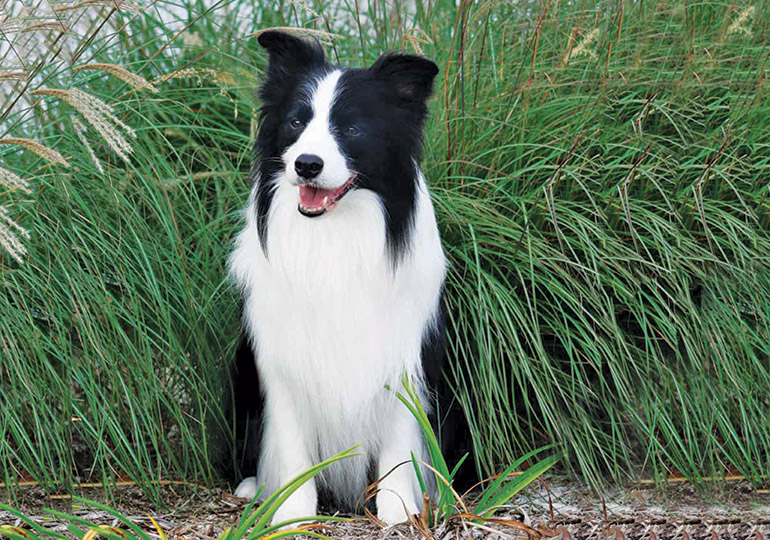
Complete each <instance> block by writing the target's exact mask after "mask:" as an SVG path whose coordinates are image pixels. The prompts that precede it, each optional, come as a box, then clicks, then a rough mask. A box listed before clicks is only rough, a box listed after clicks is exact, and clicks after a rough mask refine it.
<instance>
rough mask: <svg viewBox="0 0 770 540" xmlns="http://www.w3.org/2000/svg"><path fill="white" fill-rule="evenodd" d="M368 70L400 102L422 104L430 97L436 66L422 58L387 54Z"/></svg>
mask: <svg viewBox="0 0 770 540" xmlns="http://www.w3.org/2000/svg"><path fill="white" fill-rule="evenodd" d="M369 70H370V71H371V72H372V73H373V74H374V76H375V77H376V78H377V79H379V80H381V81H383V82H384V83H386V84H389V85H391V86H392V87H393V89H394V91H395V93H396V95H397V96H398V97H400V98H401V99H402V100H404V101H407V102H418V103H422V102H424V101H426V100H427V99H428V98H429V97H430V93H431V91H432V90H433V78H434V77H435V76H436V74H437V73H438V66H437V65H436V64H434V63H433V62H431V61H430V60H428V59H427V58H423V57H422V56H414V55H411V54H399V53H389V54H384V55H382V56H380V57H379V58H378V59H377V61H376V62H375V63H374V64H373V65H372V67H371V68H369Z"/></svg>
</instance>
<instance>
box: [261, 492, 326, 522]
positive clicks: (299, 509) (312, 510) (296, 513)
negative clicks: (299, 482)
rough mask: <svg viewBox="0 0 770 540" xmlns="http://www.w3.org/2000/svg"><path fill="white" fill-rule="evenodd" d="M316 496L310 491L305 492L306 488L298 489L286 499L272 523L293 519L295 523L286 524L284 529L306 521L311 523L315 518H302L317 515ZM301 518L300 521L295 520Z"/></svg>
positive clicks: (274, 515)
mask: <svg viewBox="0 0 770 540" xmlns="http://www.w3.org/2000/svg"><path fill="white" fill-rule="evenodd" d="M316 512H317V510H316V497H313V496H312V495H311V494H310V493H306V492H304V490H299V491H296V492H295V493H294V494H292V496H291V497H289V498H288V499H286V502H284V503H283V504H282V505H281V507H280V508H278V510H276V512H275V514H273V519H272V520H271V524H272V525H277V524H279V523H283V522H284V521H293V523H291V524H288V525H285V526H284V527H282V528H283V529H293V528H295V527H298V526H300V525H304V524H306V523H311V522H312V521H313V520H312V519H310V520H302V518H312V517H313V516H315V515H316ZM294 520H299V521H294Z"/></svg>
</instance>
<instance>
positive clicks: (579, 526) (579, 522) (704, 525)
mask: <svg viewBox="0 0 770 540" xmlns="http://www.w3.org/2000/svg"><path fill="white" fill-rule="evenodd" d="M82 496H83V497H86V498H90V499H93V500H99V501H103V500H104V499H105V497H104V493H103V492H101V491H99V490H94V489H91V490H83V492H82ZM163 500H164V507H163V508H160V509H158V508H154V506H153V505H151V504H149V503H148V501H147V499H146V498H145V497H144V496H142V494H141V492H140V490H139V489H137V488H136V487H125V488H119V489H118V491H117V494H116V498H115V501H114V502H113V503H112V504H111V506H112V507H113V508H115V509H117V510H118V511H119V512H121V513H122V514H124V515H125V516H127V517H129V518H130V519H131V520H132V521H133V522H134V523H137V524H138V525H140V526H142V527H143V528H145V529H146V530H147V531H148V532H151V533H153V534H154V530H153V528H152V524H151V522H150V519H149V515H152V516H153V517H154V518H155V519H156V521H157V522H158V523H159V525H160V526H161V527H162V528H163V529H164V531H165V532H166V534H167V536H168V537H169V539H170V540H175V539H179V540H212V539H216V538H217V537H218V536H219V535H220V534H221V533H222V532H223V531H224V530H225V529H227V528H228V527H230V526H231V525H233V524H235V523H236V522H237V520H238V518H239V517H240V515H241V513H242V511H243V507H244V502H243V501H241V500H240V499H236V498H234V497H232V496H231V495H230V494H229V493H227V492H226V491H224V490H222V489H210V490H197V491H195V492H190V490H188V489H184V488H179V487H165V488H163ZM12 506H14V508H18V509H20V510H22V511H23V512H24V513H25V514H27V515H28V516H30V517H32V518H33V519H35V521H37V522H39V523H41V524H43V525H44V526H46V527H49V528H51V529H53V530H56V531H58V532H62V533H66V532H67V531H66V528H65V524H64V523H62V522H60V521H58V520H57V519H52V518H51V517H50V516H47V515H46V514H45V512H44V511H43V509H44V508H54V509H57V510H61V511H64V512H67V513H71V514H75V515H77V516H79V517H81V518H84V519H87V520H89V521H91V522H93V523H97V524H104V525H111V526H117V527H120V524H119V523H118V522H117V520H115V518H113V517H112V516H110V515H109V514H107V513H106V512H102V511H96V510H93V509H89V508H86V507H81V506H78V505H73V503H72V501H71V500H68V499H52V498H49V497H46V496H45V495H44V494H43V492H42V490H40V489H39V488H34V487H33V488H24V489H23V490H22V492H21V494H20V497H19V499H18V500H17V501H15V502H14V503H13V504H12ZM499 517H501V518H507V519H512V520H516V521H519V522H522V523H524V524H526V525H527V526H529V527H531V529H533V530H534V531H536V532H533V533H531V535H530V537H531V538H544V539H545V538H548V539H555V540H558V539H562V540H570V539H575V540H577V539H587V540H588V539H591V540H592V539H597V540H623V539H628V540H632V539H642V538H643V539H650V540H656V539H661V540H662V539H672V540H696V539H708V540H717V539H723V538H724V539H736V540H739V539H740V540H744V539H745V540H748V539H751V540H770V490H759V491H755V490H752V489H751V487H750V486H749V485H748V484H747V483H744V482H740V481H738V482H731V483H729V485H728V486H726V487H725V488H724V489H722V490H721V491H720V492H719V493H718V494H716V495H713V496H711V497H710V498H709V499H704V498H702V497H700V496H698V494H697V493H696V492H695V491H694V490H693V489H692V487H691V486H690V485H688V484H686V483H682V484H673V485H672V486H670V487H669V488H668V489H667V490H666V491H665V492H664V491H661V490H660V489H656V488H654V487H651V486H647V485H639V486H636V487H632V488H627V489H624V490H616V491H610V492H608V493H606V494H605V496H604V498H603V499H602V498H600V497H597V496H595V495H592V494H591V493H590V492H589V491H588V490H587V489H586V488H584V487H582V486H579V485H576V484H573V483H570V482H569V481H567V480H564V479H554V478H550V479H548V480H547V481H544V482H541V483H538V484H537V485H535V486H533V487H531V488H530V489H529V490H528V492H527V493H526V494H524V495H521V496H518V497H517V498H516V499H515V500H514V501H513V503H512V504H511V506H510V507H508V508H506V509H504V510H502V511H501V512H500V514H499ZM0 524H3V525H15V526H22V527H23V524H22V523H21V522H20V521H19V520H18V519H17V518H16V517H14V516H13V515H11V514H9V513H7V512H3V511H2V510H0ZM328 534H329V535H330V536H331V537H332V538H335V539H341V540H358V539H361V540H364V539H378V540H379V539H383V540H412V539H423V538H425V536H424V535H423V534H421V533H420V532H419V531H418V530H417V529H416V528H415V527H413V526H410V525H406V524H405V525H399V526H396V527H392V528H387V529H383V528H380V527H378V526H377V525H376V524H375V523H373V522H371V521H369V520H368V519H366V518H364V517H354V518H353V520H352V521H351V522H350V523H345V524H335V525H334V528H333V529H332V530H331V531H328ZM430 534H431V536H432V537H433V539H435V540H458V539H460V538H473V539H476V540H480V539H489V540H493V539H495V538H501V539H506V540H507V539H513V538H527V534H526V533H523V532H521V531H518V530H516V529H514V528H511V527H508V526H504V525H500V524H494V523H489V524H485V525H472V524H468V523H460V522H450V523H449V524H445V525H442V526H439V527H438V528H437V529H436V530H434V531H433V532H432V533H430ZM156 536H157V535H156Z"/></svg>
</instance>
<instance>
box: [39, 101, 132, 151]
mask: <svg viewBox="0 0 770 540" xmlns="http://www.w3.org/2000/svg"><path fill="white" fill-rule="evenodd" d="M30 95H33V96H53V97H57V98H59V99H61V100H62V101H64V102H66V103H68V104H70V105H71V106H72V107H73V108H75V110H77V111H78V112H79V113H80V114H81V115H82V116H83V118H85V119H86V121H87V122H88V123H89V124H91V125H92V126H93V127H94V129H96V131H97V132H98V133H99V135H101V136H102V138H103V139H104V140H105V141H106V142H107V144H108V145H109V147H110V148H112V150H113V151H114V152H115V153H116V154H118V156H120V158H121V159H122V160H123V161H125V162H126V163H128V161H129V160H128V154H130V153H132V152H133V151H134V149H133V148H132V147H131V145H130V144H129V142H128V141H127V140H126V138H125V137H124V136H123V135H122V134H121V133H120V131H118V129H117V128H121V129H122V130H123V131H125V132H126V134H127V135H128V136H130V137H133V138H136V132H135V131H134V130H133V129H132V128H130V127H129V126H127V125H126V124H125V123H123V122H122V121H121V120H119V119H118V117H117V116H115V113H114V112H113V108H112V107H111V106H110V105H107V104H106V103H105V102H103V101H102V100H101V99H99V98H97V97H95V96H92V95H91V94H87V93H86V92H83V91H82V90H78V89H77V88H70V89H69V90H60V89H53V88H44V89H41V90H35V91H33V92H30ZM116 126H117V127H116Z"/></svg>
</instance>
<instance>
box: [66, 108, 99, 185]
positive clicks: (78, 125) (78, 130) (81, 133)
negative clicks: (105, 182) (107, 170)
mask: <svg viewBox="0 0 770 540" xmlns="http://www.w3.org/2000/svg"><path fill="white" fill-rule="evenodd" d="M72 127H73V128H74V130H75V134H76V135H77V136H78V139H80V142H82V143H83V146H85V148H86V151H87V152H88V155H90V156H91V161H93V162H94V165H95V166H96V168H97V170H98V171H99V172H100V173H101V174H104V167H102V162H101V161H99V158H97V157H96V153H95V152H94V149H93V148H91V145H90V144H89V143H88V139H87V138H86V126H84V125H83V122H81V121H80V120H78V119H77V118H73V119H72Z"/></svg>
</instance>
